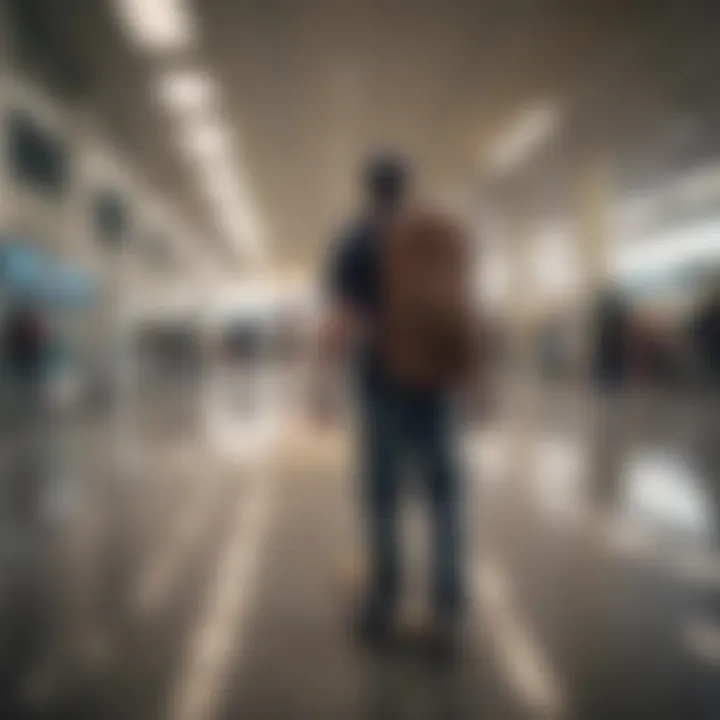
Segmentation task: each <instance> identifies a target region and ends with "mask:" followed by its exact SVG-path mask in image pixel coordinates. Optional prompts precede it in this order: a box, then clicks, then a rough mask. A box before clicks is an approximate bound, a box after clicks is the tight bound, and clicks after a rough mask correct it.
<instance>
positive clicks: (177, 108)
mask: <svg viewBox="0 0 720 720" xmlns="http://www.w3.org/2000/svg"><path fill="white" fill-rule="evenodd" d="M156 92H157V96H158V98H159V99H160V102H161V103H162V104H163V105H164V106H165V107H166V108H167V109H168V110H169V111H170V112H172V113H174V114H176V113H179V114H183V115H188V114H191V115H197V114H200V113H206V112H208V110H209V109H210V108H212V107H214V105H215V104H216V101H217V86H216V84H215V81H214V80H213V78H212V76H211V75H210V73H208V72H205V71H202V70H197V69H182V70H171V71H170V72H167V73H164V74H163V75H162V76H161V77H160V78H159V80H158V82H157V85H156Z"/></svg>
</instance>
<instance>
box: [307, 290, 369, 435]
mask: <svg viewBox="0 0 720 720" xmlns="http://www.w3.org/2000/svg"><path fill="white" fill-rule="evenodd" d="M358 336H359V323H358V321H357V316H356V313H355V312H354V311H353V309H352V308H350V307H349V306H348V305H341V304H338V305H335V306H333V307H332V308H331V309H330V311H329V312H328V313H327V315H326V316H325V318H324V319H323V321H322V323H321V325H320V327H319V329H318V332H317V355H316V358H315V359H314V362H313V364H312V368H311V372H310V379H309V384H308V385H309V387H308V406H309V409H310V413H311V416H312V418H313V419H314V420H315V421H318V422H320V423H321V424H326V423H327V422H328V421H329V420H331V419H332V418H333V417H334V416H335V413H336V410H337V407H336V405H337V403H336V402H335V400H336V399H337V398H336V393H337V374H338V369H339V367H340V365H341V363H342V361H343V360H345V359H346V358H347V356H348V354H349V352H350V350H351V349H352V347H353V346H354V345H355V343H356V342H357V341H358V339H359V337H358Z"/></svg>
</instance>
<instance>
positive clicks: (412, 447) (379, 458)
mask: <svg viewBox="0 0 720 720" xmlns="http://www.w3.org/2000/svg"><path fill="white" fill-rule="evenodd" d="M360 400H361V412H362V418H361V419H362V423H361V433H362V438H361V439H362V445H361V451H362V455H363V465H364V467H363V472H362V492H363V500H364V503H363V507H364V511H365V519H366V526H367V535H368V545H369V547H368V550H369V559H370V587H369V595H368V606H367V609H368V610H369V611H370V613H371V614H372V615H373V616H375V617H378V618H382V619H385V618H387V617H389V616H390V615H391V614H392V612H393V610H394V606H395V603H396V600H397V595H398V590H399V578H400V559H399V549H398V516H399V505H400V502H401V490H402V487H401V485H402V475H403V471H404V470H405V466H406V463H407V461H411V462H413V463H414V464H415V467H416V469H417V470H418V471H419V472H418V476H419V482H420V483H421V489H422V490H423V494H424V495H425V497H426V500H427V502H428V505H429V509H430V516H431V522H432V532H433V548H434V581H433V589H432V590H433V602H434V608H435V611H436V612H437V613H438V615H441V616H442V617H445V618H448V617H450V618H453V617H455V616H457V615H458V614H459V611H460V609H461V601H462V571H461V561H460V555H461V522H460V515H461V512H460V505H461V497H460V495H461V493H460V490H461V487H460V485H461V483H460V473H459V469H458V459H457V456H456V452H455V448H454V444H455V430H454V426H453V417H452V412H451V407H450V402H449V400H448V399H447V398H445V397H443V396H441V395H439V394H436V393H421V392H409V391H403V390H401V389H398V388H395V387H389V386H388V385H387V384H383V383H377V382H364V383H363V384H362V386H361V397H360Z"/></svg>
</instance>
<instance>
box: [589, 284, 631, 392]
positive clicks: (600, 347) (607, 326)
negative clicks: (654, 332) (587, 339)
mask: <svg viewBox="0 0 720 720" xmlns="http://www.w3.org/2000/svg"><path fill="white" fill-rule="evenodd" d="M628 332H629V322H628V311H627V307H626V305H625V303H624V302H623V300H622V298H621V297H620V296H619V294H618V293H617V291H615V290H614V289H609V288H608V289H605V290H604V291H603V292H602V293H601V295H600V298H599V301H598V304H597V306H596V312H595V323H594V333H595V340H594V358H593V362H594V374H595V378H596V382H597V383H598V385H599V387H600V389H601V390H603V391H614V390H619V389H622V388H623V387H624V385H625V383H626V382H627V379H628V360H629V358H628V348H627V345H628Z"/></svg>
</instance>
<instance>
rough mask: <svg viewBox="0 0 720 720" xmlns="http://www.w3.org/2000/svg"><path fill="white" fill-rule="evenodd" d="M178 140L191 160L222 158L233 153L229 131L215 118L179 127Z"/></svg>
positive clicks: (201, 160)
mask: <svg viewBox="0 0 720 720" xmlns="http://www.w3.org/2000/svg"><path fill="white" fill-rule="evenodd" d="M178 140H179V143H180V145H181V148H182V150H183V152H184V153H185V154H186V155H187V156H188V157H189V158H190V159H192V160H198V161H200V162H203V161H205V160H207V159H213V158H219V159H221V160H224V159H226V158H229V157H230V156H231V155H232V154H233V142H232V138H231V135H230V131H229V130H228V128H227V127H225V126H224V125H223V124H222V123H221V122H219V121H218V120H215V119H210V118H208V119H205V120H203V121H202V122H197V123H190V124H189V125H187V126H184V127H181V128H180V130H179V133H178Z"/></svg>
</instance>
